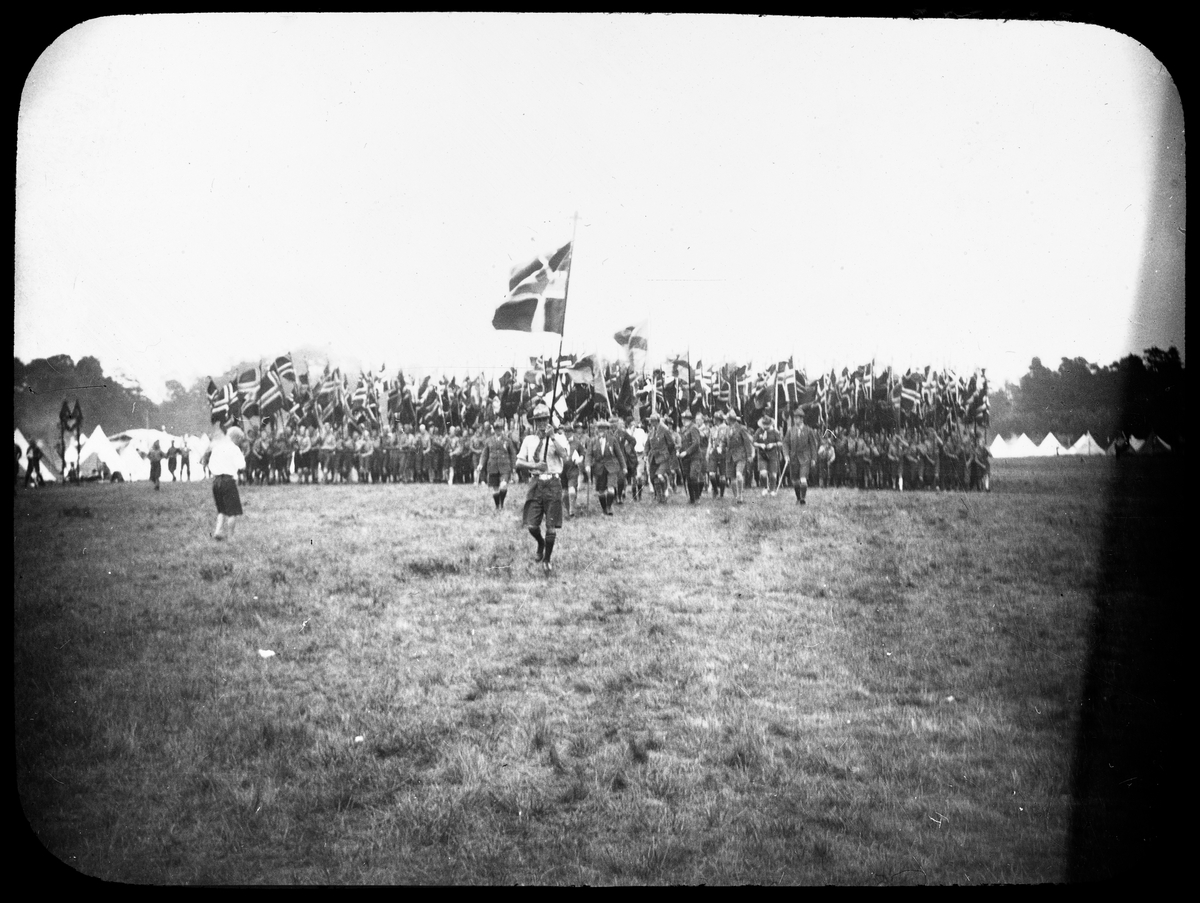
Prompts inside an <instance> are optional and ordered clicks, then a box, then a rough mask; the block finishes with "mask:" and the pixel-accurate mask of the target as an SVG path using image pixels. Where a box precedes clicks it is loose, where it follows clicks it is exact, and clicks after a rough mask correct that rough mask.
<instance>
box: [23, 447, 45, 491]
mask: <svg viewBox="0 0 1200 903" xmlns="http://www.w3.org/2000/svg"><path fill="white" fill-rule="evenodd" d="M25 454H26V457H27V462H26V466H25V485H26V486H28V485H29V484H30V483H33V485H34V486H45V485H46V480H45V478H44V477H43V476H42V450H41V449H40V448H38V444H37V442H36V440H35V441H33V442H30V443H29V451H28V452H26V453H25Z"/></svg>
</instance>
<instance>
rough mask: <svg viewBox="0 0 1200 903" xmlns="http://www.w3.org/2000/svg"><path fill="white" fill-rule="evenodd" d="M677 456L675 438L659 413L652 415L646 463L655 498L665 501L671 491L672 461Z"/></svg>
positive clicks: (658, 500)
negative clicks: (664, 424) (670, 469)
mask: <svg viewBox="0 0 1200 903" xmlns="http://www.w3.org/2000/svg"><path fill="white" fill-rule="evenodd" d="M674 457H675V440H674V438H672V436H671V431H670V430H668V429H667V428H666V427H665V426H663V423H662V417H661V416H659V415H658V414H651V415H650V432H649V435H647V437H646V463H647V465H648V469H649V477H650V485H651V486H652V487H653V489H654V499H655V501H657V502H660V503H662V502H665V501H666V500H667V493H668V492H669V491H670V488H669V482H670V471H669V468H670V466H671V462H672V460H673V459H674Z"/></svg>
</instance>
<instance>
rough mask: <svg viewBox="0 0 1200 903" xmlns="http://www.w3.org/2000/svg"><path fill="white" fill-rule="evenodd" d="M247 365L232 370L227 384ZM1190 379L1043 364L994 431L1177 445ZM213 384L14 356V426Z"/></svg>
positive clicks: (1151, 370) (994, 421) (169, 399)
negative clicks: (161, 382)
mask: <svg viewBox="0 0 1200 903" xmlns="http://www.w3.org/2000/svg"><path fill="white" fill-rule="evenodd" d="M249 366H251V365H250V364H246V363H244V364H239V365H237V366H236V367H233V368H231V369H230V370H229V371H228V372H227V374H226V375H225V379H226V380H231V379H233V378H235V377H236V375H237V374H238V373H239V372H241V371H242V370H244V369H246V368H247V367H249ZM1183 380H1184V366H1183V362H1182V360H1181V359H1180V356H1179V352H1178V350H1176V349H1175V348H1174V347H1172V348H1170V349H1168V350H1167V351H1163V350H1162V349H1160V348H1149V349H1147V350H1146V352H1145V354H1144V355H1142V356H1138V355H1135V354H1131V355H1128V356H1127V357H1124V358H1122V359H1121V360H1119V361H1116V362H1114V363H1112V364H1110V365H1108V366H1099V365H1097V364H1094V363H1091V362H1089V361H1087V360H1086V359H1084V358H1081V357H1077V358H1074V359H1071V358H1065V357H1064V358H1062V359H1061V362H1060V363H1059V366H1058V368H1057V369H1056V370H1051V369H1049V368H1048V367H1046V366H1045V365H1044V364H1043V363H1042V361H1041V359H1040V358H1036V357H1035V358H1034V359H1033V361H1032V362H1031V363H1030V365H1029V372H1028V373H1026V374H1025V375H1024V376H1022V377H1021V379H1020V381H1019V382H1018V383H1016V384H1014V383H1011V382H1006V383H1005V384H1004V386H1003V387H996V386H990V387H989V389H990V391H989V396H990V398H989V403H990V411H991V426H990V429H991V432H992V433H993V434H994V433H997V432H999V433H1002V434H1003V435H1005V436H1010V435H1016V434H1020V433H1026V434H1027V435H1029V436H1030V437H1031V438H1034V439H1035V441H1036V440H1038V439H1040V437H1041V436H1044V435H1045V434H1046V433H1048V432H1053V433H1054V434H1055V435H1056V436H1057V437H1058V438H1059V440H1060V441H1063V442H1068V441H1073V440H1074V439H1075V438H1077V437H1079V436H1081V435H1082V434H1083V433H1085V432H1090V433H1091V434H1092V435H1093V436H1094V437H1095V438H1096V439H1097V440H1098V441H1100V442H1110V441H1111V440H1112V439H1113V438H1115V437H1116V436H1117V435H1118V434H1121V433H1124V434H1132V435H1135V436H1138V437H1145V436H1146V435H1147V434H1149V433H1150V432H1152V431H1153V432H1155V433H1157V434H1158V435H1160V436H1161V437H1162V438H1163V439H1164V440H1166V441H1167V442H1168V443H1169V444H1171V445H1173V446H1174V445H1175V444H1176V443H1177V442H1178V441H1179V440H1180V439H1181V438H1182V437H1183V435H1184V433H1185V428H1184V417H1185V398H1184V392H1185V389H1184V381H1183ZM208 382H209V381H208V378H207V377H202V378H200V379H197V380H196V381H195V382H194V383H193V384H192V385H191V386H190V387H185V386H184V385H182V384H181V383H179V382H176V381H174V380H171V381H169V382H167V384H166V388H167V396H166V398H165V400H164V401H163V402H162V403H157V404H156V403H155V402H153V401H151V400H150V399H149V398H147V397H146V395H145V394H144V392H143V389H142V387H141V385H140V384H138V382H137V381H136V380H133V379H129V378H127V377H124V376H122V375H120V374H118V375H116V376H112V375H109V374H106V373H105V372H104V368H103V366H102V365H101V363H100V361H99V360H97V359H96V358H94V357H90V356H89V357H84V358H82V359H80V360H79V361H78V362H76V361H74V360H72V359H71V357H70V356H69V355H65V354H59V355H54V356H52V357H49V358H38V359H36V360H33V361H30V362H29V363H28V364H25V363H22V361H21V360H20V359H19V358H14V359H13V415H14V423H15V425H16V426H17V427H19V428H20V429H21V430H22V432H24V433H25V434H26V435H27V436H36V437H39V438H42V439H46V440H48V441H51V442H53V443H57V441H58V414H59V410H60V408H61V407H62V403H63V401H64V400H67V401H69V402H72V403H73V402H74V401H75V399H78V400H79V402H80V406H81V408H82V410H83V416H84V432H85V434H86V433H90V432H91V431H92V430H93V429H94V428H95V426H96V424H97V423H99V424H100V426H101V427H102V428H103V429H104V431H105V433H107V434H109V435H112V434H113V433H115V432H120V431H121V430H125V429H130V428H134V427H143V428H153V429H162V428H164V427H165V428H166V430H167V431H168V432H171V433H174V434H177V435H178V434H182V433H192V434H199V433H201V432H205V431H207V430H209V429H211V417H210V414H211V408H210V403H209V396H208Z"/></svg>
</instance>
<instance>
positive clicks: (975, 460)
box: [239, 411, 990, 517]
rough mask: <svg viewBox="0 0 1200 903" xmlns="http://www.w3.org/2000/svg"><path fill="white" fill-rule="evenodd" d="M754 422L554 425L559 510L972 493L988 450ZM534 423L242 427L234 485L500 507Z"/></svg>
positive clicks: (950, 437) (973, 443)
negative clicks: (384, 488) (581, 500)
mask: <svg viewBox="0 0 1200 903" xmlns="http://www.w3.org/2000/svg"><path fill="white" fill-rule="evenodd" d="M756 426H757V429H754V430H751V428H750V427H749V426H748V425H747V424H745V423H743V422H742V420H741V418H740V417H739V416H738V415H737V414H736V413H728V414H724V413H717V414H715V415H713V417H712V419H711V421H710V420H709V419H708V418H706V417H705V415H703V414H695V415H692V414H691V413H684V415H683V420H682V425H681V428H680V429H678V430H675V429H671V428H670V427H669V426H668V425H667V424H666V423H665V422H664V421H663V419H662V417H661V416H659V415H657V414H651V415H650V417H649V418H648V419H647V420H646V421H644V422H641V423H639V422H637V421H634V420H633V419H631V418H626V419H624V420H622V419H620V418H615V417H614V418H612V419H611V420H600V421H597V422H595V423H591V424H588V425H584V424H582V423H579V422H576V423H574V424H571V425H569V426H567V427H563V428H556V429H555V430H554V435H557V436H561V437H562V439H563V441H564V442H565V443H566V445H567V447H568V448H569V450H570V451H569V453H568V454H567V455H566V457H565V460H564V461H563V466H562V469H561V472H560V474H559V476H560V484H561V491H562V501H563V505H564V511H565V513H566V515H567V516H568V517H569V516H570V515H571V513H572V512H573V511H574V509H575V507H576V506H577V504H578V497H579V492H580V490H581V487H584V486H588V487H591V488H594V489H595V492H596V495H597V498H598V500H599V503H600V507H601V510H602V511H603V512H604V513H605V514H610V515H611V514H612V513H613V510H612V509H613V505H614V504H620V503H622V502H623V501H624V500H625V499H626V498H627V497H628V498H632V500H634V501H639V500H641V499H642V498H643V493H644V491H645V489H646V488H647V487H649V488H650V490H651V492H652V494H653V498H654V499H655V500H656V501H657V502H660V503H662V502H666V501H667V499H668V498H669V497H670V496H671V495H672V494H673V493H676V492H681V493H683V494H685V495H686V497H687V499H688V501H689V502H690V503H693V504H694V503H696V502H697V501H699V500H700V499H701V498H702V497H703V496H704V495H705V494H706V493H707V494H710V495H711V497H713V498H724V497H725V493H726V491H728V492H729V493H730V496H731V497H732V498H733V500H734V501H735V502H742V501H744V499H745V493H746V492H747V491H751V490H756V491H760V492H761V493H762V495H764V496H768V495H771V496H773V495H775V494H776V493H777V492H778V490H779V489H780V488H790V489H792V490H793V492H794V493H795V496H796V502H797V503H799V504H805V502H806V501H807V492H808V489H809V488H810V487H818V486H819V487H822V488H825V487H849V488H858V489H893V490H903V491H908V490H915V489H927V490H953V489H962V490H979V489H987V488H990V487H989V485H988V473H989V470H990V461H989V453H988V450H987V447H986V445H985V444H984V442H983V440H982V438H980V437H979V436H977V435H976V434H975V433H973V432H972V431H971V430H970V429H969V428H967V427H961V426H958V427H956V426H953V425H950V426H946V427H944V428H943V429H941V430H934V429H932V428H929V429H925V430H918V429H909V430H895V431H888V432H883V431H880V432H866V431H859V430H858V428H856V427H853V426H851V427H849V428H847V429H841V428H839V429H837V430H820V429H818V428H817V427H816V426H815V425H812V424H811V423H805V421H804V418H803V416H802V415H801V413H800V412H799V411H797V412H795V413H794V414H793V415H792V416H790V417H788V418H787V419H786V422H785V423H784V424H783V425H782V428H781V427H780V426H778V425H777V424H776V423H775V421H774V420H773V419H772V418H770V417H763V418H762V419H761V420H760V421H759V422H758V423H757V425H756ZM537 432H538V425H537V421H536V420H535V422H534V424H533V426H532V428H531V427H530V425H529V424H523V425H516V426H512V427H511V428H505V427H504V426H503V425H502V424H497V425H493V424H492V423H484V424H482V425H481V426H479V427H478V428H462V427H451V428H450V429H448V430H447V431H446V433H445V434H443V433H442V432H441V431H440V430H439V429H438V428H437V427H426V426H424V425H421V426H417V427H413V426H411V425H405V426H402V427H401V426H397V427H396V428H394V429H391V428H387V427H384V428H382V429H359V430H355V429H354V428H353V427H351V428H347V427H340V428H338V427H334V426H333V425H331V424H326V425H325V427H324V428H322V429H317V428H316V427H310V428H307V429H297V430H294V431H292V430H287V429H283V430H279V431H276V430H274V429H272V428H271V427H270V426H269V425H268V426H266V427H264V428H262V429H260V430H255V429H251V430H250V431H249V435H248V436H247V442H246V468H245V470H244V471H242V473H241V474H240V476H239V479H240V481H241V482H242V483H247V482H249V483H257V484H264V483H270V484H273V483H290V482H298V483H316V484H329V483H358V484H368V483H446V484H473V483H484V484H487V485H488V486H490V487H491V488H492V492H493V498H494V502H495V507H496V509H497V510H499V509H502V508H503V507H504V502H505V498H506V496H507V492H508V484H509V483H510V482H512V481H514V480H515V481H518V482H520V483H526V482H528V481H529V479H531V477H530V471H529V470H528V469H522V468H519V467H518V463H517V462H518V450H519V449H520V448H521V447H522V444H523V442H524V441H525V440H526V439H527V438H528V437H529V436H531V435H535V434H536V433H537Z"/></svg>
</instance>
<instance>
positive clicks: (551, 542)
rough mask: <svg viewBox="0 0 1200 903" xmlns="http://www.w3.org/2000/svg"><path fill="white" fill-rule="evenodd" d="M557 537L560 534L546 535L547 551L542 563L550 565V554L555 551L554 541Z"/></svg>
mask: <svg viewBox="0 0 1200 903" xmlns="http://www.w3.org/2000/svg"><path fill="white" fill-rule="evenodd" d="M557 535H558V534H556V533H547V534H546V549H545V554H544V555H543V556H542V561H545V562H547V563H549V561H550V553H551V552H553V551H554V539H555V537H556V536H557Z"/></svg>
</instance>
